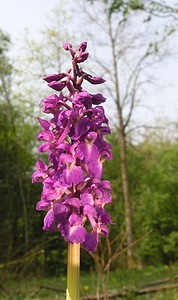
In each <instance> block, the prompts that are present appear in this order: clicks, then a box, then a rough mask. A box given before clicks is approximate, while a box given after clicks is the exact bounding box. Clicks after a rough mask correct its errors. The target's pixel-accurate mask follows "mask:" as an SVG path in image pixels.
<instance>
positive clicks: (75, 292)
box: [66, 243, 80, 300]
mask: <svg viewBox="0 0 178 300" xmlns="http://www.w3.org/2000/svg"><path fill="white" fill-rule="evenodd" d="M79 280H80V244H76V243H74V244H72V243H68V261H67V291H66V300H79V286H80V281H79Z"/></svg>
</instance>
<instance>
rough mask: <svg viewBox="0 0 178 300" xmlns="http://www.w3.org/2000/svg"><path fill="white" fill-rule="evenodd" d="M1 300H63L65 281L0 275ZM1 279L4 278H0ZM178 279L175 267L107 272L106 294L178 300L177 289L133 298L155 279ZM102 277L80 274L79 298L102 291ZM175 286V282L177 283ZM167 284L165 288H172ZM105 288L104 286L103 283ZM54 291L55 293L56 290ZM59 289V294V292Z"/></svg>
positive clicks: (139, 299)
mask: <svg viewBox="0 0 178 300" xmlns="http://www.w3.org/2000/svg"><path fill="white" fill-rule="evenodd" d="M0 275H1V278H2V280H1V283H0V300H25V299H33V298H38V299H39V298H56V299H57V298H63V299H65V289H66V278H65V276H63V275H61V276H59V278H57V277H50V278H43V277H34V276H30V277H28V278H23V279H21V280H19V279H18V277H17V278H13V279H12V278H11V277H10V275H9V274H0ZM2 275H3V276H2ZM176 275H178V266H169V267H168V266H160V267H153V266H150V267H145V268H143V269H142V270H130V271H128V270H127V269H120V270H116V271H115V272H110V274H109V280H108V291H109V292H110V293H116V292H123V291H124V290H127V291H129V296H127V297H122V298H118V299H123V300H178V289H170V290H166V291H165V290H160V291H157V292H154V293H149V294H145V295H141V296H135V295H134V292H135V291H136V290H138V289H139V288H140V287H141V286H142V285H143V284H145V283H149V282H152V281H155V280H158V279H163V278H167V277H173V276H176ZM102 279H103V280H105V279H104V277H103V276H102V275H100V276H98V274H97V273H95V272H82V273H81V296H85V295H91V294H93V295H96V292H97V291H100V292H102V291H101V286H102ZM177 282H178V279H177ZM172 283H174V282H168V283H166V284H172ZM104 287H106V282H105V281H104ZM55 289H56V290H55ZM58 289H61V291H58Z"/></svg>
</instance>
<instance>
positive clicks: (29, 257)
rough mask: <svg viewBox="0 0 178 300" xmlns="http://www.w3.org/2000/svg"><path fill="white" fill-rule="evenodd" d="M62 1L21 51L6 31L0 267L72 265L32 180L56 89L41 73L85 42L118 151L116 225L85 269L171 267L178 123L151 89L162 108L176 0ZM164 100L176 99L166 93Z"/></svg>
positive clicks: (1, 49) (0, 36) (50, 270)
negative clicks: (162, 73)
mask: <svg viewBox="0 0 178 300" xmlns="http://www.w3.org/2000/svg"><path fill="white" fill-rule="evenodd" d="M64 2H65V1H62V2H61V1H58V3H56V6H55V7H54V9H53V10H52V11H51V12H49V15H48V18H47V24H45V25H44V27H43V28H42V31H41V32H40V33H39V34H38V37H37V38H34V39H32V38H31V36H30V32H29V31H28V30H27V29H26V30H24V32H23V33H22V34H21V37H20V40H19V41H18V45H17V46H16V48H15V50H13V47H12V46H13V45H12V44H11V37H10V36H9V34H8V32H5V31H4V30H1V31H0V153H1V155H0V195H1V206H0V215H1V218H0V272H3V273H4V272H7V273H8V274H9V273H11V275H12V276H16V277H18V276H19V277H20V276H24V275H32V274H35V276H49V275H53V276H57V275H59V274H63V273H65V272H66V259H67V255H66V254H67V246H66V243H65V242H64V241H63V240H62V238H61V237H60V234H59V232H57V231H56V232H55V233H54V232H52V233H50V232H48V233H46V232H43V231H42V226H43V213H42V212H36V211H35V206H36V203H37V202H38V201H39V199H40V194H41V184H35V185H32V183H31V174H32V173H33V171H34V168H35V167H34V166H35V162H36V160H37V157H38V153H37V147H38V145H39V144H38V143H37V141H36V136H37V133H38V132H39V125H38V123H37V120H36V117H37V116H39V115H42V114H41V110H40V107H39V102H40V100H41V99H42V98H44V97H46V96H47V95H49V94H50V90H49V89H47V88H46V87H45V85H44V84H43V83H42V80H41V77H44V76H45V75H46V74H48V73H57V72H60V71H63V70H65V69H66V68H68V61H67V58H66V54H65V52H64V51H63V50H62V44H63V43H64V42H66V41H68V42H71V43H72V44H75V45H77V44H79V43H80V42H81V41H83V40H87V41H88V50H89V52H90V56H91V58H90V59H91V65H90V66H87V67H88V68H89V71H91V73H92V74H93V73H96V75H98V76H103V77H104V78H105V79H106V80H107V81H106V84H105V86H104V87H101V88H100V90H99V91H98V89H97V88H96V89H94V91H95V92H101V93H104V95H105V96H106V97H107V103H106V106H105V110H106V113H107V115H108V119H109V120H110V124H111V128H112V131H111V135H110V137H109V142H111V144H112V146H113V150H112V152H113V155H114V158H113V160H112V161H111V162H108V163H106V164H105V165H104V178H105V179H109V180H110V181H111V184H112V190H113V192H112V196H113V202H112V205H110V207H108V209H109V212H110V214H111V216H112V220H113V222H114V225H112V226H111V227H110V235H109V238H108V239H107V240H101V243H100V247H99V249H98V251H97V253H95V254H93V255H89V254H88V253H86V252H84V251H82V256H81V270H82V271H86V270H88V269H93V270H97V271H98V272H101V274H102V273H103V272H107V271H108V270H117V269H118V268H126V267H127V268H129V269H131V268H142V267H144V266H150V265H151V266H158V265H174V264H176V262H177V259H178V251H177V246H178V220H177V212H178V201H177V199H178V144H177V137H178V135H177V127H178V123H177V121H176V120H175V119H174V120H173V119H171V118H166V117H165V116H164V114H163V115H160V116H159V117H158V115H157V114H155V111H154V110H153V106H151V105H150V106H149V93H150V94H151V98H152V100H153V99H154V100H153V102H154V104H155V105H156V107H157V108H158V111H159V102H158V103H157V98H156V96H155V98H154V95H156V90H157V89H163V92H164V89H165V86H167V85H168V84H169V83H168V82H164V84H162V82H159V78H157V75H158V74H159V71H158V70H159V69H161V68H162V66H163V65H166V64H168V63H169V60H170V59H172V58H173V57H174V58H175V61H176V57H177V53H176V51H177V49H175V47H173V45H174V39H177V21H178V15H177V6H176V5H175V3H173V5H171V6H169V5H168V4H167V3H166V2H164V5H163V2H162V1H160V2H159V1H151V2H149V1H93V3H91V2H90V1H79V2H78V6H77V8H76V7H75V9H74V8H73V6H72V5H73V3H72V1H71V3H69V2H65V3H64ZM148 2H149V5H148V4H147V3H148ZM69 7H70V9H69ZM93 12H95V13H93ZM96 13H97V18H96ZM66 20H67V21H66ZM66 22H67V23H68V26H66ZM69 23H70V27H69ZM79 28H80V30H79ZM163 85H164V86H163ZM173 97H175V95H174V96H173ZM176 98H177V95H176ZM166 101H167V102H168V103H169V101H170V103H171V100H170V99H169V97H168V99H166ZM157 105H158V106H157ZM157 108H156V110H157ZM44 159H45V157H44ZM4 250H5V251H4ZM4 274H5V273H4Z"/></svg>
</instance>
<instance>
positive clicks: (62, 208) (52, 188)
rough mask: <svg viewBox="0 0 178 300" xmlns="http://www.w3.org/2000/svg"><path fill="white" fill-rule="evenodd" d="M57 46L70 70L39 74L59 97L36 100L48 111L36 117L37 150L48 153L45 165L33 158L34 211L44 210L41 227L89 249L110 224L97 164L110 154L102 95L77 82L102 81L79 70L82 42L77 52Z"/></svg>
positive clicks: (106, 186)
mask: <svg viewBox="0 0 178 300" xmlns="http://www.w3.org/2000/svg"><path fill="white" fill-rule="evenodd" d="M63 48H64V50H66V51H68V52H69V53H70V54H71V57H72V69H69V70H68V71H67V72H61V73H59V74H49V75H47V76H45V77H44V78H43V79H44V80H45V81H46V82H47V84H48V86H49V87H50V88H52V89H54V90H55V91H57V92H59V95H57V94H52V95H50V96H48V97H47V98H44V99H42V100H41V102H40V104H41V106H42V111H43V113H45V114H48V115H49V114H51V115H52V117H51V119H49V117H48V119H43V118H38V122H39V124H40V126H41V131H40V132H39V134H38V136H37V139H38V141H39V142H40V143H41V144H40V146H39V148H38V150H39V153H40V154H41V153H43V152H46V153H47V154H48V163H44V162H43V161H42V160H41V159H38V161H37V163H36V171H35V172H34V173H33V175H32V182H33V183H36V182H42V185H43V191H42V194H41V199H40V201H39V202H38V203H37V205H36V209H37V210H44V211H47V213H46V216H45V218H44V226H43V230H46V231H49V230H55V229H56V228H57V229H58V230H59V231H60V233H61V236H63V237H64V240H65V241H67V242H70V243H80V244H81V245H82V246H83V248H84V249H86V250H87V251H89V252H93V251H96V249H97V246H98V241H99V235H100V234H102V235H103V236H105V237H106V236H108V234H109V230H108V225H110V224H112V221H111V217H110V215H109V214H108V213H107V211H106V210H105V205H107V204H109V203H111V200H112V196H111V184H110V182H109V181H107V180H102V173H103V163H104V161H106V160H110V159H112V154H111V152H110V150H111V145H110V144H109V143H107V142H106V141H105V140H104V137H105V136H106V135H108V134H109V133H110V128H109V125H108V119H107V118H106V115H105V112H104V109H103V107H102V106H101V104H102V103H104V102H105V101H106V98H105V97H104V96H103V95H102V94H101V93H96V94H91V93H89V92H88V91H86V90H84V89H83V87H82V84H83V83H84V81H85V80H87V81H88V82H90V83H91V84H94V85H95V84H102V83H104V82H105V80H104V79H103V78H101V77H97V76H92V75H90V74H87V73H85V72H84V71H83V70H82V69H81V67H79V65H78V64H79V63H83V62H84V61H85V60H87V59H88V57H89V53H88V52H86V48H87V42H82V43H80V44H79V46H78V51H74V50H73V48H72V44H70V43H65V44H64V45H63ZM64 91H65V94H64Z"/></svg>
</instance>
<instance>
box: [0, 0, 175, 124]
mask: <svg viewBox="0 0 178 300" xmlns="http://www.w3.org/2000/svg"><path fill="white" fill-rule="evenodd" d="M56 3H58V1H57V0H5V1H4V0H0V28H1V29H3V30H4V31H6V32H8V33H9V34H10V36H11V39H12V42H14V43H18V38H19V37H20V35H21V34H22V32H23V31H24V29H25V28H27V29H29V31H30V34H31V36H32V37H34V38H36V37H37V35H38V32H39V31H40V30H42V28H43V26H44V24H45V23H46V21H47V18H48V15H49V13H50V11H51V10H52V9H53V8H54V6H55V4H56ZM172 44H173V47H177V45H178V34H177V35H175V40H173V41H172ZM177 48H178V47H177ZM156 75H157V78H158V80H159V83H160V84H159V86H160V87H158V88H157V89H156V90H155V88H154V89H152V88H149V90H148V91H146V101H147V106H149V107H150V108H151V109H150V110H148V111H147V112H145V111H143V113H142V112H141V113H140V118H141V119H143V121H144V120H145V118H148V121H150V120H151V118H152V116H153V115H154V117H158V118H159V117H165V118H166V117H167V118H170V119H172V120H174V121H177V120H178V56H177V57H173V58H170V59H169V60H168V62H167V63H165V64H163V65H161V66H160V68H159V71H157V74H156Z"/></svg>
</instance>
